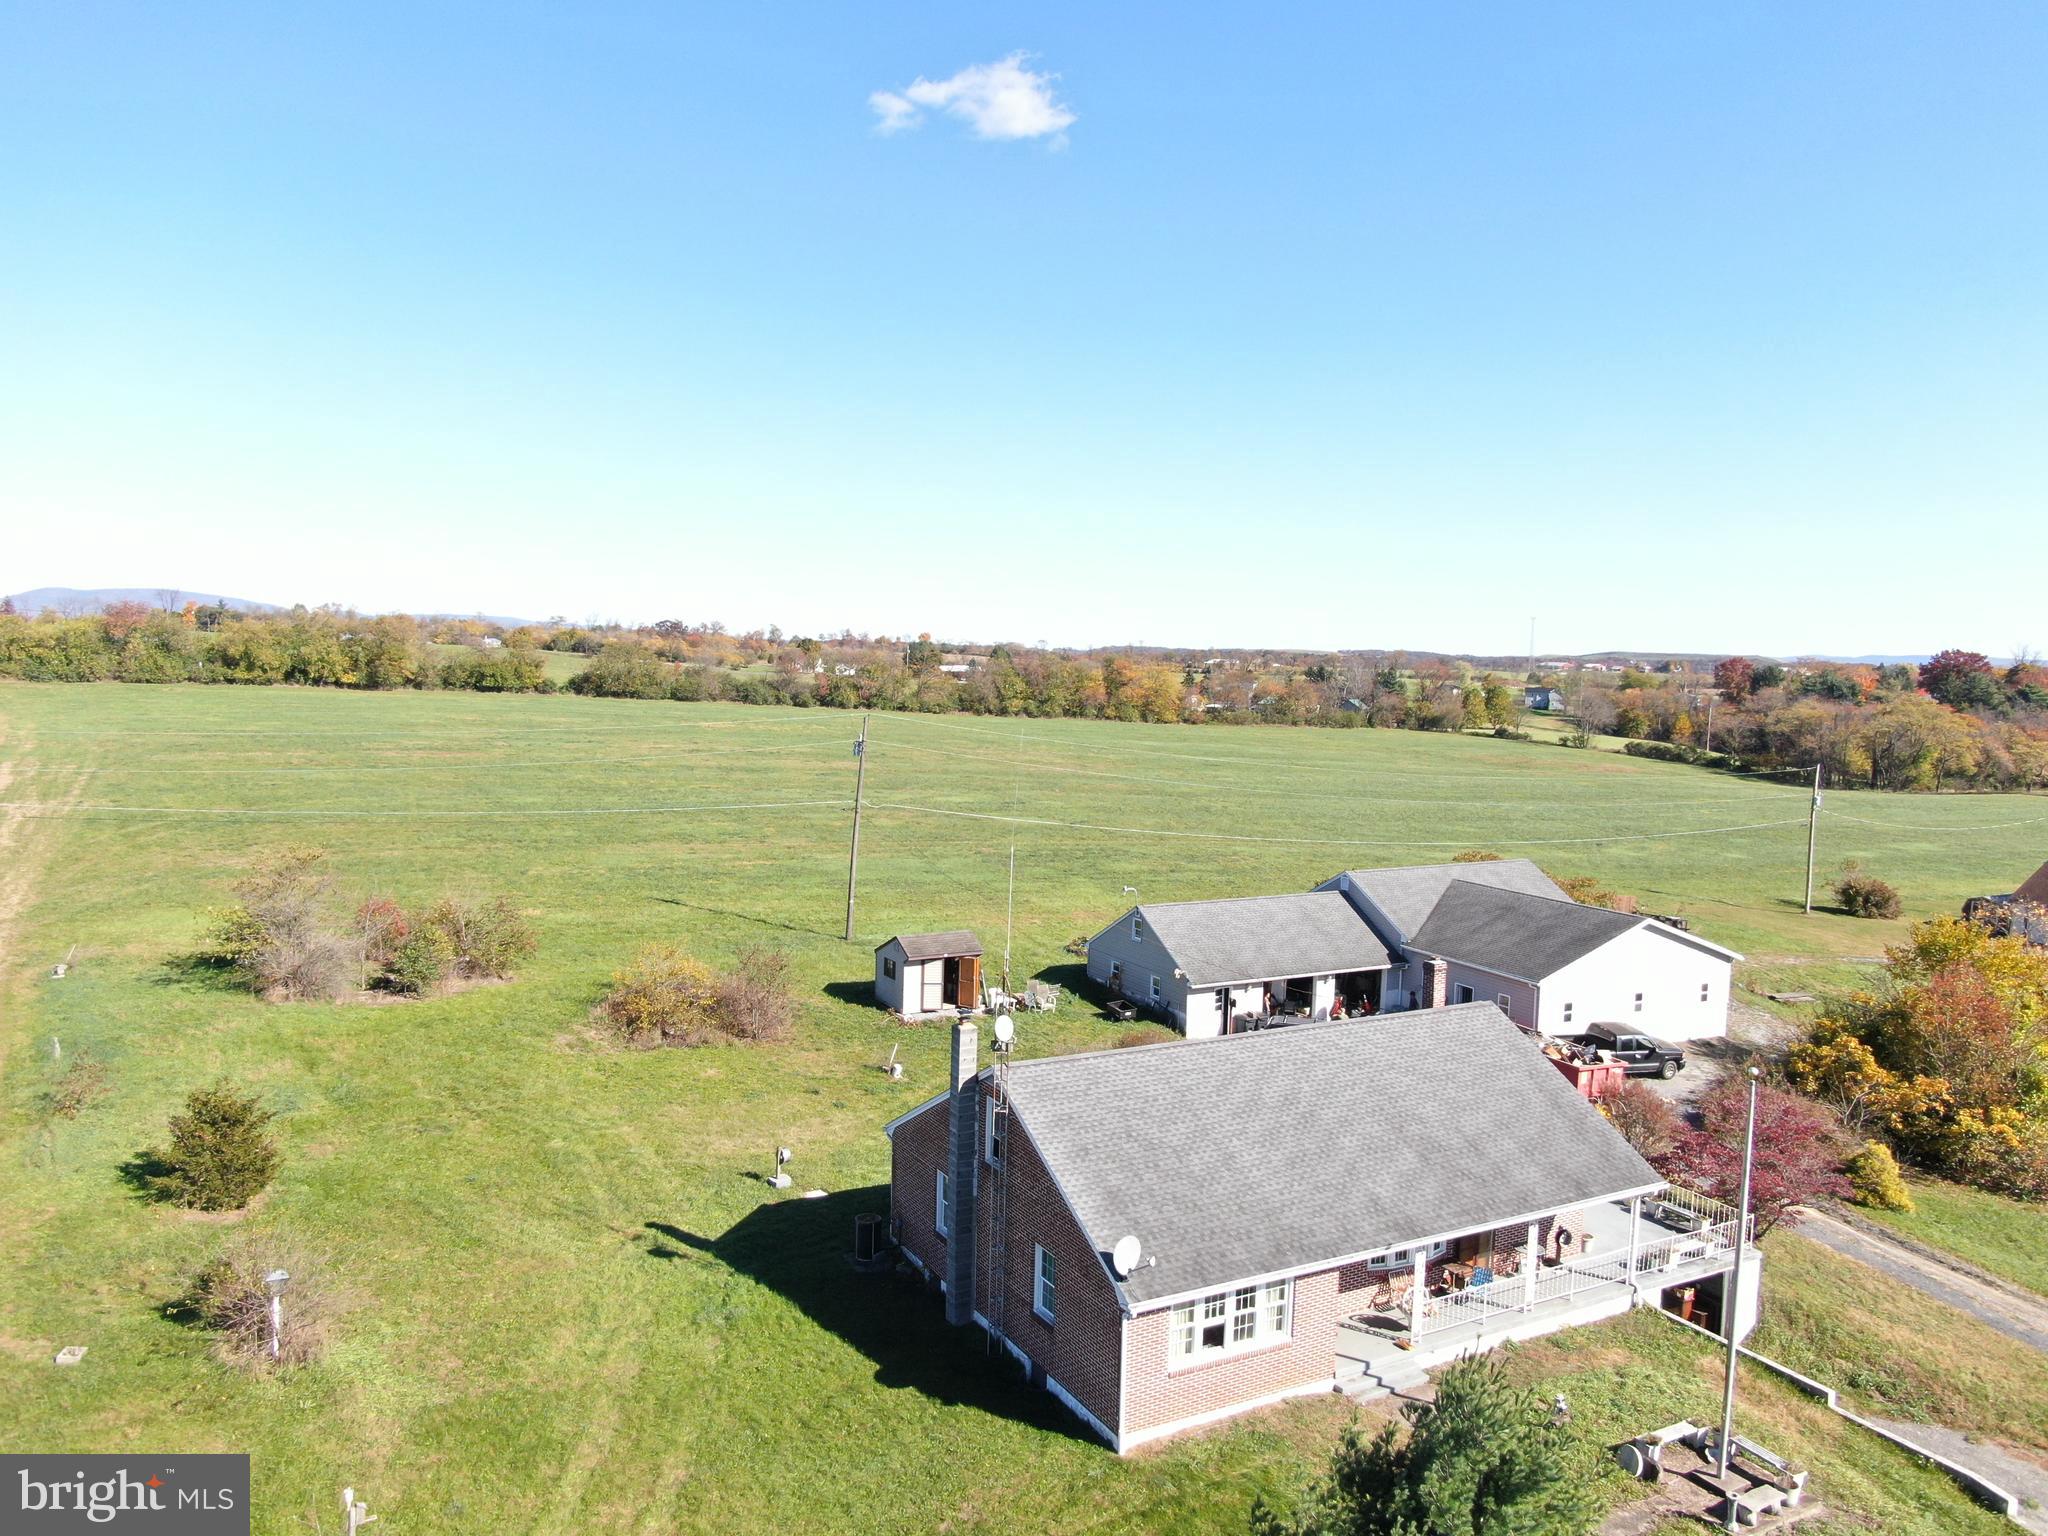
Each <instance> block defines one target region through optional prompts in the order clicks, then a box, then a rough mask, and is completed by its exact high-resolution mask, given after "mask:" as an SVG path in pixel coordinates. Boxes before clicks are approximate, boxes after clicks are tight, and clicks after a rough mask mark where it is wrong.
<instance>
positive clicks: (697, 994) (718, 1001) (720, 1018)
mask: <svg viewBox="0 0 2048 1536" xmlns="http://www.w3.org/2000/svg"><path fill="white" fill-rule="evenodd" d="M595 1017H596V1018H597V1019H598V1020H599V1022H601V1023H603V1024H604V1025H606V1026H607V1027H609V1028H610V1029H611V1030H612V1031H613V1032H614V1033H615V1034H617V1035H618V1036H619V1037H620V1039H622V1040H623V1041H625V1043H626V1044H628V1045H634V1046H654V1045H710V1044H713V1043H716V1042H718V1041H731V1040H779V1039H781V1038H782V1037H783V1036H785V1035H787V1034H788V1033H789V1030H790V1026H791V1025H792V1024H793V1023H794V1022H795V1019H796V993H795V991H794V989H793V988H791V986H790V984H789V956H787V955H785V954H784V953H782V951H780V950H776V949H749V950H746V951H745V952H743V953H742V954H741V955H740V957H739V961H738V963H737V964H736V965H735V966H734V967H733V969H732V970H730V971H728V972H726V973H725V974H723V975H720V974H719V973H718V972H716V971H714V970H712V969H711V967H710V966H708V965H706V964H704V963H703V962H702V961H701V960H695V959H692V958H691V957H690V956H689V955H687V954H685V953H684V952H683V951H682V950H680V949H678V948H676V947H675V946H674V945H671V944H654V945H650V946H648V947H647V948H646V949H643V950H642V951H640V954H639V955H638V957H637V958H636V959H635V960H634V962H633V964H632V966H631V968H629V969H627V970H623V971H621V972H619V973H618V975H616V976H614V977H613V978H612V989H611V991H609V992H608V993H606V994H605V996H604V999H603V1001H601V1002H600V1003H599V1004H598V1005H597V1009H596V1013H595Z"/></svg>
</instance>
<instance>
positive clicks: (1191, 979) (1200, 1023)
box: [1088, 891, 1394, 1040]
mask: <svg viewBox="0 0 2048 1536" xmlns="http://www.w3.org/2000/svg"><path fill="white" fill-rule="evenodd" d="M1393 963H1394V961H1393V956H1391V955H1390V954H1388V953H1387V948H1386V946H1385V945H1384V944H1382V943H1381V942H1380V940H1379V939H1378V938H1377V937H1376V936H1375V935H1374V933H1373V931H1372V929H1371V928H1370V927H1369V926H1368V925H1367V924H1366V923H1364V922H1362V921H1361V920H1360V918H1359V914H1358V913H1357V912H1356V911H1355V910H1353V908H1352V906H1351V904H1350V903H1349V902H1348V901H1346V900H1345V898H1344V897H1342V896H1341V895H1337V894H1334V893H1330V892H1323V891H1304V892H1298V893H1296V894H1294V895H1290V896H1245V897H1239V898H1235V899H1229V900H1223V901H1170V902H1151V903H1148V904H1146V905H1143V906H1136V907H1133V908H1131V909H1130V911H1128V912H1126V913H1124V915H1123V916H1121V917H1119V918H1118V919H1117V920H1116V921H1115V922H1113V923H1111V924H1110V925H1109V926H1108V927H1107V928H1104V929H1103V930H1102V931H1101V932H1100V933H1098V934H1096V935H1095V936H1094V937H1093V938H1091V939H1090V940H1089V941H1088V978H1089V980H1091V981H1093V982H1095V983H1096V984H1097V985H1099V986H1103V987H1106V988H1108V989H1109V991H1110V992H1111V993H1113V994H1114V995H1116V996H1118V997H1122V998H1125V999H1128V1000H1129V1001H1131V1002H1133V1003H1136V1004H1138V1005H1139V1006H1141V1007H1145V1008H1149V1009H1152V1010H1153V1011H1154V1012H1156V1013H1158V1014H1159V1015H1161V1016H1162V1017H1164V1018H1166V1019H1169V1020H1171V1022H1172V1023H1173V1025H1174V1027H1175V1028H1177V1029H1179V1030H1180V1031H1181V1032H1182V1033H1183V1034H1185V1035H1187V1036H1188V1038H1189V1039H1192V1040H1201V1039H1207V1038H1209V1037H1210V1036H1213V1035H1227V1034H1235V1033H1236V1032H1237V1030H1238V1028H1239V1027H1240V1026H1241V1025H1242V1024H1243V1023H1244V1022H1245V1021H1248V1020H1254V1019H1258V1020H1263V1019H1266V1018H1270V1017H1273V1016H1276V1015H1278V1016H1284V1017H1291V1018H1299V1019H1315V1020H1321V1019H1328V1018H1329V1017H1330V1014H1331V1010H1332V1008H1333V1007H1338V1006H1339V1005H1340V1004H1341V1012H1342V1013H1343V1014H1344V1015H1347V1016H1350V1017H1357V1016H1358V1015H1360V1014H1366V1013H1374V1012H1377V1011H1378V1009H1379V1007H1380V999H1381V993H1382V988H1383V983H1384V979H1385V977H1386V974H1387V970H1388V968H1389V967H1390V966H1391V965H1392V964H1393Z"/></svg>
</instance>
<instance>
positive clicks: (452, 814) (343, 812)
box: [0, 799, 847, 821]
mask: <svg viewBox="0 0 2048 1536" xmlns="http://www.w3.org/2000/svg"><path fill="white" fill-rule="evenodd" d="M846 804H847V802H846V801H844V800H837V799H834V800H741V801H734V802H732V803H730V804H726V805H586V806H565V807H557V808H554V809H548V810H533V811H486V810H462V811H418V810H393V811H384V810H376V811H366V810H352V809H349V808H347V807H339V808H336V809H333V810H320V809H317V808H313V807H307V806H225V805H70V806H56V805H46V804H45V803H44V802H42V801H40V800H14V801H0V811H14V812H16V813H17V814H18V815H20V816H21V817H22V818H23V819H25V820H31V821H38V820H42V821H46V820H51V819H53V818H55V817H59V816H253V817H266V816H284V817H306V818H310V819H314V820H332V821H352V820H360V819H389V820H399V821H410V820H415V819H419V820H429V819H431V820H450V819H463V820H477V821H526V820H532V819H535V818H545V817H554V816H679V815H683V814H686V813H689V812H693V811H771V810H799V809H803V808H807V807H818V806H831V807H834V808H837V809H842V810H843V809H844V808H845V807H846Z"/></svg>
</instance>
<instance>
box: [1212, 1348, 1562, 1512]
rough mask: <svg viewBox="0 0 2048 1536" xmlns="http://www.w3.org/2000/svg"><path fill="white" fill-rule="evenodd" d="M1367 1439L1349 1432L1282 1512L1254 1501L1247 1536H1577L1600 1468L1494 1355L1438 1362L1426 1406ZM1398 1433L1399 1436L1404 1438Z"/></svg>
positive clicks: (1414, 1404) (1413, 1406)
mask: <svg viewBox="0 0 2048 1536" xmlns="http://www.w3.org/2000/svg"><path fill="white" fill-rule="evenodd" d="M1401 1417H1402V1418H1403V1419H1405V1420H1406V1421H1407V1423H1406V1424H1405V1426H1404V1425H1401V1424H1383V1425H1381V1426H1380V1428H1379V1431H1378V1432H1377V1433H1376V1434H1374V1435H1373V1436H1372V1437H1371V1438H1370V1439H1368V1438H1366V1436H1365V1434H1364V1433H1363V1432H1362V1431H1361V1430H1360V1428H1359V1426H1357V1425H1355V1424H1354V1425H1352V1426H1351V1427H1349V1428H1347V1429H1346V1430H1345V1431H1344V1436H1343V1439H1342V1440H1341V1442H1340V1443H1339V1444H1338V1447H1337V1449H1336V1451H1335V1453H1334V1454H1333V1455H1332V1456H1331V1458H1330V1465H1329V1471H1328V1472H1327V1473H1326V1474H1325V1475H1324V1476H1323V1477H1321V1478H1319V1479H1318V1480H1317V1481H1316V1482H1315V1483H1314V1484H1313V1485H1312V1486H1311V1487H1310V1488H1309V1489H1308V1490H1307V1492H1306V1496H1305V1497H1304V1498H1303V1499H1302V1501H1301V1503H1300V1506H1299V1507H1298V1508H1296V1509H1295V1510H1293V1511H1291V1512H1290V1513H1288V1514H1287V1515H1284V1516H1283V1515H1281V1514H1280V1513H1278V1512H1277V1511H1276V1510H1274V1509H1273V1507H1272V1506H1271V1505H1269V1504H1268V1503H1267V1502H1266V1500H1265V1498H1264V1496H1263V1495H1261V1496H1260V1497H1259V1498H1257V1499H1255V1500H1254V1501H1253V1503H1252V1513H1251V1530H1252V1532H1253V1533H1254V1536H1411V1533H1412V1536H1423V1533H1430V1536H1436V1533H1445V1536H1448V1533H1450V1532H1454V1531H1456V1532H1469V1533H1473V1536H1508V1533H1514V1536H1577V1533H1581V1532H1585V1531H1590V1530H1591V1529H1592V1528H1593V1525H1594V1521H1595V1519H1596V1516H1597V1511H1598V1501H1597V1500H1596V1499H1595V1497H1594V1495H1593V1492H1592V1484H1593V1483H1594V1481H1595V1480H1596V1479H1597V1478H1598V1477H1599V1475H1600V1473H1599V1471H1598V1470H1597V1469H1596V1467H1595V1466H1594V1465H1593V1464H1591V1458H1590V1457H1589V1455H1588V1453H1587V1451H1586V1449H1585V1448H1584V1447H1582V1446H1580V1445H1577V1444H1575V1443H1574V1438H1573V1435H1572V1432H1571V1430H1570V1428H1569V1427H1568V1426H1566V1425H1564V1424H1562V1423H1560V1422H1558V1419H1557V1416H1556V1414H1555V1413H1554V1412H1553V1411H1552V1408H1551V1404H1550V1402H1549V1400H1548V1399H1546V1398H1545V1397H1543V1396H1542V1395H1541V1394H1539V1393H1538V1392H1536V1391H1534V1390H1533V1389H1531V1388H1529V1387H1523V1386H1517V1385H1516V1384H1515V1383H1514V1381H1513V1380H1512V1379H1511V1378H1510V1377H1509V1375H1508V1368H1507V1365H1506V1364H1505V1362H1503V1361H1502V1360H1501V1359H1500V1358H1499V1357H1498V1356H1478V1357H1469V1356H1468V1357H1467V1358H1465V1359H1463V1360H1458V1361H1455V1362H1453V1363H1452V1364H1450V1365H1448V1366H1446V1367H1444V1369H1443V1370H1442V1372H1440V1373H1439V1374H1438V1376H1437V1378H1436V1393H1435V1397H1434V1400H1433V1401H1430V1402H1419V1401H1412V1400H1411V1401H1410V1402H1408V1403H1405V1404H1404V1405H1403V1406H1402V1408H1401ZM1404 1429H1405V1431H1406V1432H1405V1433H1404V1432H1403V1431H1404Z"/></svg>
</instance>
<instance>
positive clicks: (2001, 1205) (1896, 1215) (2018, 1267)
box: [1860, 1176, 2048, 1296]
mask: <svg viewBox="0 0 2048 1536" xmlns="http://www.w3.org/2000/svg"><path fill="white" fill-rule="evenodd" d="M1906 1182H1907V1184H1908V1185H1909V1186H1910V1187H1911V1189H1912V1192H1913V1207H1914V1208H1913V1209H1912V1210H1910V1211H1879V1210H1862V1211H1861V1212H1860V1214H1861V1215H1864V1216H1867V1217H1869V1218H1870V1219H1871V1220H1872V1221H1881V1222H1883V1223H1884V1224H1885V1225H1886V1226H1888V1227H1890V1228H1892V1229H1893V1230H1894V1231H1897V1232H1900V1233H1903V1234H1904V1235H1905V1236H1907V1237H1910V1238H1914V1239H1917V1240H1918V1241H1920V1242H1923V1243H1926V1244H1928V1245H1930V1246H1931V1247H1935V1248H1945V1249H1947V1250H1948V1251H1949V1252H1950V1253H1956V1254H1961V1255H1963V1256H1964V1257H1965V1258H1967V1259H1969V1260H1970V1262H1971V1263H1973V1264H1977V1265H1980V1266H1981V1267H1983V1268H1984V1269H1987V1270H1989V1271H1990V1272H1991V1273H1992V1274H1994V1275H1997V1276H1999V1277H2000V1278H2002V1279H2006V1280H2010V1281H2012V1282H2013V1284H2015V1285H2023V1286H2025V1287H2026V1288H2027V1289H2028V1290H2031V1291H2037V1292H2039V1293H2040V1294H2041V1295H2043V1296H2048V1207H2043V1206H2039V1205H2023V1204H2021V1203H2020V1202H2018V1201H2015V1200H2007V1199H2003V1198H2001V1197H2000V1196H1998V1195H1993V1194H1987V1193H1986V1192H1985V1191H1983V1190H1981V1189H1971V1188H1969V1187H1967V1186H1966V1185H1962V1184H1951V1183H1949V1182H1948V1181H1947V1180H1946V1179H1924V1178H1916V1177H1910V1176H1909V1177H1908V1179H1907V1181H1906Z"/></svg>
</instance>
